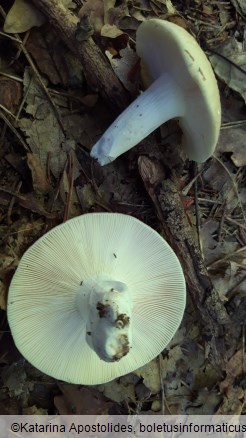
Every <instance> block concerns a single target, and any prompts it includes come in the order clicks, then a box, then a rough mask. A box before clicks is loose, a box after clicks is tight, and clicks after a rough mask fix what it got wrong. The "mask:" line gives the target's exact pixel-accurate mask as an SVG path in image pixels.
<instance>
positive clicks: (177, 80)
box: [91, 19, 221, 166]
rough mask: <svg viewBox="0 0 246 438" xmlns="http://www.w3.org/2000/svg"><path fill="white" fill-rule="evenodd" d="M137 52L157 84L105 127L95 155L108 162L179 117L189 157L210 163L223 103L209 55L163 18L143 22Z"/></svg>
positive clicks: (183, 142) (153, 83)
mask: <svg viewBox="0 0 246 438" xmlns="http://www.w3.org/2000/svg"><path fill="white" fill-rule="evenodd" d="M136 50H137V53H138V55H139V56H140V57H141V59H142V61H143V63H144V65H145V67H146V68H147V70H148V73H149V75H150V77H151V79H152V81H153V82H152V84H151V85H150V87H149V88H148V89H147V90H146V91H144V92H143V93H142V94H141V95H140V96H138V98H137V99H136V100H135V101H134V102H132V103H131V105H129V106H128V108H126V110H125V111H123V113H122V114H120V116H119V117H118V118H117V119H116V120H115V121H114V122H113V123H112V125H111V126H110V127H109V128H108V129H107V130H106V132H105V133H104V134H103V136H102V137H101V138H100V140H99V141H98V142H97V143H96V144H95V145H94V146H93V148H92V150H91V156H92V157H93V158H95V159H96V160H97V161H98V162H99V163H100V164H101V165H102V166H103V165H105V164H108V163H110V162H111V161H113V160H115V158H117V157H118V156H119V155H121V154H123V153H124V152H126V151H127V150H129V149H131V148H132V147H133V146H135V145H136V144H138V143H139V142H140V141H141V140H143V139H144V138H145V137H146V136H147V135H149V134H150V133H151V132H153V131H154V130H155V129H156V128H158V127H159V126H160V125H162V124H163V123H165V122H166V121H168V120H170V119H173V118H177V119H178V120H179V124H180V126H181V128H182V131H183V140H182V144H183V146H184V148H185V151H186V153H187V155H188V157H189V159H190V160H194V161H197V162H198V163H202V162H204V161H206V160H207V158H209V157H210V156H211V155H212V154H213V152H214V149H215V147H216V143H217V140H218V136H219V130H220V124H221V106H220V96H219V90H218V86H217V82H216V79H215V76H214V73H213V70H212V67H211V64H210V62H209V61H208V59H207V57H206V55H205V53H204V52H203V51H202V49H201V48H200V46H199V45H198V43H197V42H196V40H195V39H194V38H193V37H192V36H191V35H190V34H189V33H188V32H187V31H186V30H184V29H183V28H182V27H179V26H177V25H176V24H173V23H171V22H168V21H163V20H160V19H151V20H148V21H145V22H143V23H142V24H141V25H140V26H139V28H138V30H137V35H136Z"/></svg>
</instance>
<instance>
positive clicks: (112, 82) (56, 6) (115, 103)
mask: <svg viewBox="0 0 246 438" xmlns="http://www.w3.org/2000/svg"><path fill="white" fill-rule="evenodd" d="M32 2H33V4H34V5H35V7H37V8H39V9H40V10H41V12H43V14H44V15H45V16H46V17H47V18H48V20H49V21H50V23H52V25H53V26H54V27H55V28H56V30H57V31H58V34H59V35H60V37H61V39H62V40H63V41H64V42H65V44H66V45H67V46H68V47H69V49H70V50H71V51H72V52H73V53H74V54H75V55H76V56H77V57H78V58H79V59H80V60H81V62H82V65H83V69H84V74H85V77H86V80H87V83H88V84H89V85H90V86H91V88H92V89H95V90H99V93H100V94H101V95H102V96H103V97H104V98H106V100H107V102H108V103H109V104H110V106H111V107H112V109H113V110H114V111H115V112H118V111H122V110H123V109H124V108H125V107H126V106H127V105H128V103H129V98H128V94H127V92H126V91H125V89H124V87H123V86H122V84H121V82H120V81H119V79H118V78H117V76H116V75H115V74H114V72H113V70H112V68H111V67H110V64H109V62H108V61H107V60H106V58H105V57H104V56H103V54H102V52H101V51H100V49H99V48H98V47H97V45H96V44H95V43H94V41H93V39H92V38H88V39H87V40H85V41H79V37H78V35H79V33H80V31H81V29H80V23H79V19H78V18H77V17H76V16H75V15H74V14H73V13H72V12H71V11H69V10H68V9H66V8H65V6H64V5H63V3H62V2H61V1H60V0H32Z"/></svg>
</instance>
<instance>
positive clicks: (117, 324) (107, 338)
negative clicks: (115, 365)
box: [81, 279, 132, 362]
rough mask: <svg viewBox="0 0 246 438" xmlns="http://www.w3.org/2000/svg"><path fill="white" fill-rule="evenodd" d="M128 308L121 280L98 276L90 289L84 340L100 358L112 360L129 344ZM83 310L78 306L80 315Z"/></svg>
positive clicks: (117, 358)
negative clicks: (98, 279)
mask: <svg viewBox="0 0 246 438" xmlns="http://www.w3.org/2000/svg"><path fill="white" fill-rule="evenodd" d="M83 288H84V286H83ZM86 289H87V290H88V286H87V287H86ZM131 310H132V302H131V297H130V295H129V294H128V292H127V286H126V285H125V284H123V283H119V282H115V281H110V280H105V279H100V283H99V282H97V283H96V289H94V288H92V289H91V291H90V298H89V315H88V320H87V325H86V341H87V342H88V344H89V345H90V346H91V348H93V349H94V351H95V352H96V353H97V355H98V356H99V357H100V358H101V359H102V360H104V361H106V362H114V361H117V360H120V359H121V358H122V357H123V356H125V355H126V354H127V353H128V352H129V350H130V348H131V346H132V332H131V325H132V323H131V316H132V315H131ZM83 312H84V309H83V308H82V309H81V314H82V315H83Z"/></svg>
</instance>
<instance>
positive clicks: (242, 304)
mask: <svg viewBox="0 0 246 438" xmlns="http://www.w3.org/2000/svg"><path fill="white" fill-rule="evenodd" d="M50 2H51V0H50ZM27 3H30V2H27ZM42 3H43V4H44V5H45V3H46V4H48V3H49V1H47V0H46V1H45V2H42V1H37V2H36V6H37V8H35V9H34V8H31V9H30V10H28V13H27V12H26V11H25V13H23V10H22V8H23V2H22V1H18V0H15V1H14V2H13V1H10V0H3V1H2V2H1V7H0V26H1V29H0V31H1V32H0V145H1V148H0V181H1V182H0V309H1V310H0V338H1V342H0V383H1V385H0V413H1V414H17V413H20V414H32V413H37V414H46V413H49V414H55V413H59V414H72V413H76V414H106V413H108V412H111V413H118V414H128V413H130V414H133V413H142V414H154V413H163V412H164V413H166V414H243V413H244V414H245V413H246V405H245V390H246V373H245V372H246V356H245V321H246V220H245V219H246V171H245V170H246V167H245V166H246V154H245V138H246V110H245V99H246V89H245V75H246V27H245V22H246V8H245V2H244V1H243V0H230V1H229V0H228V1H222V0H221V1H213V2H212V1H210V0H208V1H206V0H185V1H179V0H173V1H171V0H131V1H130V2H129V1H126V0H121V1H120V0H107V1H106V0H105V1H104V2H103V1H102V0H97V1H95V0H88V1H87V2H82V1H79V0H77V1H75V0H74V1H72V0H66V1H65V0H64V4H65V6H66V7H68V8H70V10H71V11H72V13H73V14H74V15H75V16H80V17H82V20H83V18H84V17H86V19H85V21H86V24H87V28H86V32H87V37H88V38H90V37H91V35H93V39H94V41H95V43H96V45H97V46H98V47H99V48H100V50H101V51H102V52H103V53H104V55H105V57H107V59H108V65H109V66H110V69H111V70H112V71H113V72H114V75H115V77H116V78H118V79H119V80H120V82H121V83H122V84H123V86H124V90H127V91H126V94H125V96H127V98H126V99H127V100H129V101H130V100H132V99H134V97H135V96H136V95H137V93H138V92H139V89H140V88H141V86H140V81H139V77H140V74H139V63H138V59H137V56H136V53H135V35H136V30H137V28H138V26H139V25H140V23H141V22H143V21H144V20H146V19H148V18H156V17H159V18H162V19H165V20H166V19H167V20H169V21H172V22H174V23H176V24H178V25H179V26H181V27H183V28H185V29H186V30H188V31H189V32H191V33H192V34H193V36H194V37H195V38H196V40H197V41H198V43H199V44H200V46H201V47H202V49H203V50H204V51H205V52H206V54H207V56H208V58H209V60H210V62H211V64H212V66H213V68H214V71H215V74H216V77H217V80H218V84H219V89H220V94H221V105H222V126H221V134H220V138H219V142H218V145H217V148H216V152H215V154H214V155H213V156H212V157H211V158H210V159H209V160H208V161H206V163H204V164H202V165H199V166H194V165H193V164H192V163H191V162H189V161H188V160H187V159H185V157H184V153H183V151H181V150H180V148H179V147H178V146H177V145H180V130H179V129H178V128H177V124H176V123H174V122H169V123H167V124H165V125H164V126H163V127H161V128H160V129H158V130H157V131H155V132H154V133H153V134H151V136H149V137H148V139H146V140H145V141H144V142H142V143H141V144H140V145H139V146H137V147H135V148H134V149H132V150H131V151H130V152H128V153H127V154H125V155H124V156H123V157H120V158H118V159H117V160H116V161H115V162H113V163H111V164H109V165H107V166H105V167H100V166H99V165H98V163H95V162H94V161H93V160H91V158H90V149H91V147H92V146H93V145H94V144H95V142H96V141H97V140H98V138H99V137H100V135H101V134H102V133H103V132H104V131H105V129H106V128H107V127H108V126H109V124H110V122H112V120H113V119H114V117H115V115H116V114H117V113H119V112H120V110H119V107H120V104H117V107H116V108H115V111H113V110H112V105H111V108H110V105H108V104H107V99H106V97H105V96H104V99H103V93H100V90H98V87H94V88H93V85H92V84H91V83H89V79H88V78H89V77H90V71H88V70H89V67H88V66H86V69H87V71H86V72H85V71H84V69H83V66H82V64H81V61H80V59H78V57H77V56H75V55H74V53H72V51H71V50H70V48H71V47H68V46H67V45H65V44H64V41H63V36H62V27H61V29H60V33H59V30H58V27H57V26H56V25H54V23H53V22H49V21H48V20H47V18H46V17H49V13H46V12H45V6H44V5H43V6H42ZM83 3H84V4H83ZM13 4H14V7H13V9H12V10H10V8H11V6H12V5H13ZM42 8H43V9H42ZM9 11H10V12H9ZM6 14H7V18H6ZM88 23H89V26H88ZM91 75H92V76H96V75H97V72H96V73H95V72H91ZM109 88H110V84H109ZM109 94H110V90H109ZM122 106H124V105H122ZM113 112H114V114H113ZM146 157H147V159H149V160H150V163H152V166H154V167H153V168H154V169H155V170H156V169H157V167H158V166H159V165H160V166H162V171H163V172H164V174H165V173H167V172H169V173H170V169H171V173H172V179H173V180H174V181H175V184H176V187H177V190H178V194H179V197H180V199H181V205H182V208H183V210H184V213H185V216H186V219H188V223H189V227H190V230H192V233H193V234H194V239H195V240H196V241H197V242H198V244H199V246H200V249H201V252H202V257H203V259H204V263H205V265H206V270H207V271H206V272H207V273H206V276H207V277H206V278H207V280H208V281H210V282H211V284H212V285H213V287H214V289H215V290H216V294H217V295H216V296H217V299H218V300H219V302H220V305H221V306H222V307H223V309H224V311H225V312H226V314H227V316H228V319H227V321H226V323H225V321H223V320H219V315H217V316H216V318H217V317H218V320H217V321H214V320H213V324H215V325H216V324H217V326H218V327H217V328H216V336H215V338H214V339H213V342H212V340H211V339H208V338H207V339H206V336H204V326H205V325H204V321H203V319H204V316H203V315H202V306H199V305H197V303H196V300H195V299H194V296H195V292H194V291H193V293H190V291H189V288H188V291H187V293H188V298H187V308H186V311H185V316H184V318H183V321H182V324H181V326H180V328H179V330H178V331H177V333H176V334H175V336H174V338H173V339H172V341H171V342H170V344H169V345H168V346H167V347H166V349H165V350H164V351H163V353H162V354H161V355H159V357H158V358H156V359H155V360H153V361H152V362H150V363H148V364H147V365H145V366H144V367H142V368H141V369H139V370H137V371H136V372H134V373H131V374H129V375H126V376H122V377H121V378H118V379H116V380H114V381H112V382H109V383H106V384H103V385H97V386H94V387H91V386H83V385H71V384H67V383H63V382H59V381H57V380H55V379H53V378H51V377H49V376H46V375H44V374H42V373H41V372H39V371H38V370H37V369H35V368H34V367H32V366H31V365H30V364H29V363H28V362H27V361H26V360H25V359H24V358H23V357H22V356H21V354H20V353H19V352H18V350H17V349H16V347H15V345H14V342H13V339H12V337H11V333H10V330H9V327H8V322H7V316H6V306H7V305H6V303H7V294H8V288H9V284H10V281H11V278H12V276H13V274H14V272H15V270H16V268H17V266H18V263H19V260H20V259H21V257H22V255H23V253H24V252H25V251H26V250H27V249H28V248H29V246H30V245H31V244H33V243H34V242H35V241H36V240H37V239H38V238H39V237H40V236H42V235H43V234H44V233H46V232H47V231H48V230H50V229H51V228H53V227H54V226H56V225H58V224H60V223H62V222H63V221H65V220H67V219H70V218H72V217H76V216H78V215H81V214H84V213H90V212H101V211H109V212H120V213H125V214H129V215H133V216H135V217H137V218H138V219H140V220H141V221H143V222H145V223H147V224H148V225H150V226H151V227H152V228H154V229H156V230H157V231H158V232H159V233H161V234H163V235H164V236H165V237H166V238H167V239H168V236H166V235H165V230H164V228H165V224H164V220H163V221H162V220H160V211H159V213H158V208H160V206H157V205H156V202H155V199H154V197H153V196H151V191H150V190H148V187H149V185H148V181H147V180H146V175H144V174H143V172H142V171H141V163H142V161H141V159H142V160H143V159H146ZM157 163H158V165H157ZM152 170H153V169H152ZM148 177H149V176H148ZM182 225H183V224H179V226H182ZM169 237H170V236H169ZM176 252H177V251H176ZM177 256H178V257H179V254H178V253H177ZM193 256H194V255H193ZM181 264H182V262H181ZM185 274H186V273H185ZM198 281H199V280H198ZM199 299H200V297H199ZM199 299H198V301H199ZM204 306H205V307H204V312H205V311H208V313H209V312H210V310H211V309H207V308H206V303H205V305H204ZM216 318H215V319H216ZM211 324H212V322H211ZM208 325H209V321H208ZM213 327H214V326H213ZM47 342H49V340H48V339H47ZM215 344H216V346H217V347H216V348H217V350H216V352H215Z"/></svg>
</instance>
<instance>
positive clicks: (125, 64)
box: [105, 47, 138, 93]
mask: <svg viewBox="0 0 246 438" xmlns="http://www.w3.org/2000/svg"><path fill="white" fill-rule="evenodd" d="M105 54H106V56H107V57H108V58H109V60H110V64H111V66H112V68H113V70H114V72H115V74H116V75H117V76H118V78H119V79H120V81H121V82H122V84H123V85H124V87H125V88H126V89H127V90H129V91H131V92H132V93H136V91H137V85H138V84H137V81H135V82H132V81H130V79H129V75H130V72H131V70H132V69H133V68H134V66H135V65H136V63H137V61H138V56H137V54H136V53H135V52H133V50H132V49H131V48H130V47H125V48H124V49H122V50H120V52H119V55H120V58H114V57H113V56H112V55H111V53H110V52H109V51H108V50H107V51H106V53H105Z"/></svg>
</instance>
